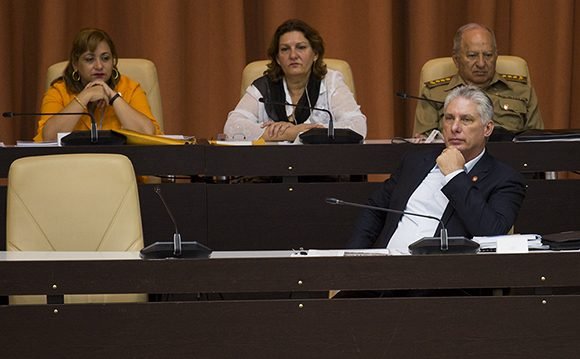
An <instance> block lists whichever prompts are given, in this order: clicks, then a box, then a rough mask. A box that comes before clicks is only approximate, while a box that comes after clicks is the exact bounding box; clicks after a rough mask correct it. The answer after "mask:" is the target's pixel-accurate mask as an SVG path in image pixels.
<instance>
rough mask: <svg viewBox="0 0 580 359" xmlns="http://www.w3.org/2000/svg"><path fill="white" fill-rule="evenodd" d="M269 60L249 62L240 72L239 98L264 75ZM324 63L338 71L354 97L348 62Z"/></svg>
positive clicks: (330, 61)
mask: <svg viewBox="0 0 580 359" xmlns="http://www.w3.org/2000/svg"><path fill="white" fill-rule="evenodd" d="M269 63H270V60H259V61H254V62H250V63H249V64H247V65H246V67H245V68H244V70H243V71H242V86H241V96H244V94H245V93H246V89H247V88H248V86H250V85H251V84H252V82H254V80H256V79H257V78H259V77H261V76H262V75H264V71H266V70H267V69H268V64H269ZM324 63H325V64H326V66H327V68H329V69H332V70H336V71H340V72H341V73H342V76H343V77H344V82H345V83H346V85H347V86H348V88H349V89H350V91H351V92H352V94H353V95H355V97H356V93H355V89H354V79H353V77H352V70H351V69H350V65H349V64H348V62H346V61H344V60H337V59H324Z"/></svg>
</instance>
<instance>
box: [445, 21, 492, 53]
mask: <svg viewBox="0 0 580 359" xmlns="http://www.w3.org/2000/svg"><path fill="white" fill-rule="evenodd" d="M474 29H482V30H487V31H488V32H489V33H490V34H491V46H492V47H493V52H497V44H496V41H495V33H494V32H493V30H492V29H490V28H489V27H487V26H483V25H481V24H477V23H474V22H471V23H469V24H465V25H463V26H461V27H460V28H459V29H457V32H456V33H455V36H454V37H453V55H458V54H459V53H460V52H461V41H462V40H463V34H464V33H465V32H467V31H469V30H474Z"/></svg>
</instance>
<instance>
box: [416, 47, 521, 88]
mask: <svg viewBox="0 0 580 359" xmlns="http://www.w3.org/2000/svg"><path fill="white" fill-rule="evenodd" d="M496 71H497V72H498V73H500V74H510V75H521V76H525V77H527V78H528V82H529V83H530V84H531V82H532V81H531V79H530V72H529V70H528V63H527V62H526V60H524V59H522V58H521V57H518V56H506V55H500V56H498V58H497V64H496ZM455 73H457V67H455V63H454V62H453V59H452V58H451V57H440V58H436V59H431V60H429V61H427V62H426V63H425V64H424V65H423V68H422V69H421V75H420V78H419V89H421V88H423V86H425V83H426V82H428V81H433V80H437V79H441V78H444V77H448V76H452V75H454V74H455ZM419 92H420V91H419Z"/></svg>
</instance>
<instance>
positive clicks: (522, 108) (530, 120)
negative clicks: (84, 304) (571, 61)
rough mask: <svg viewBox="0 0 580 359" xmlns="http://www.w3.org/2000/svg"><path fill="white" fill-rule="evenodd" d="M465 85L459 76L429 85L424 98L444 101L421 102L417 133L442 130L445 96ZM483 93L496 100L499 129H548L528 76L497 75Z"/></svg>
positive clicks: (416, 127) (416, 117)
mask: <svg viewBox="0 0 580 359" xmlns="http://www.w3.org/2000/svg"><path fill="white" fill-rule="evenodd" d="M462 85H466V83H465V82H464V81H463V79H462V78H461V77H460V76H459V74H455V75H453V76H452V77H444V78H442V79H437V80H433V81H429V82H426V83H425V86H423V89H422V90H421V94H420V96H421V97H423V98H425V99H430V100H435V101H440V102H441V104H438V103H434V102H428V101H418V102H417V109H416V111H415V128H414V131H413V133H415V134H416V133H426V134H428V133H429V132H431V130H433V129H435V128H440V127H441V126H440V121H439V120H440V119H441V118H442V117H443V102H444V101H445V97H447V94H448V93H449V92H451V90H453V89H454V88H455V87H457V86H462ZM483 90H484V91H485V92H486V93H487V94H488V95H489V97H490V98H491V100H492V101H493V109H494V115H493V122H494V123H495V125H496V126H498V127H502V128H504V129H506V130H509V131H514V132H517V131H523V130H528V129H543V128H544V122H543V121H542V115H541V114H540V109H539V108H538V98H537V97H536V92H535V91H534V88H533V87H532V86H531V85H529V84H528V81H527V78H526V77H525V76H520V75H506V74H498V73H496V74H495V76H494V77H493V80H492V81H491V84H490V85H489V86H487V87H486V88H484V89H483Z"/></svg>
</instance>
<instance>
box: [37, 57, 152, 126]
mask: <svg viewBox="0 0 580 359" xmlns="http://www.w3.org/2000/svg"><path fill="white" fill-rule="evenodd" d="M67 64H68V61H62V62H58V63H56V64H54V65H51V66H50V67H49V68H48V71H47V73H46V88H48V87H49V86H50V84H51V83H52V81H54V80H55V79H56V78H58V77H60V76H62V74H63V72H64V69H65V68H66V65H67ZM117 68H118V69H119V72H120V73H121V74H123V75H127V76H128V77H130V78H131V79H132V80H135V81H137V82H139V84H140V85H141V88H142V89H143V91H145V94H146V95H147V101H148V102H149V106H150V107H151V113H152V114H153V116H154V117H155V119H156V120H157V122H158V123H159V126H160V127H161V131H163V108H162V106H161V91H160V90H159V79H158V78H157V68H156V67H155V64H154V63H153V62H151V61H149V60H147V59H119V62H118V63H117Z"/></svg>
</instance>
